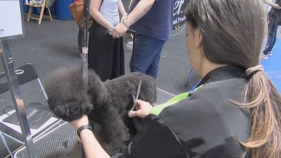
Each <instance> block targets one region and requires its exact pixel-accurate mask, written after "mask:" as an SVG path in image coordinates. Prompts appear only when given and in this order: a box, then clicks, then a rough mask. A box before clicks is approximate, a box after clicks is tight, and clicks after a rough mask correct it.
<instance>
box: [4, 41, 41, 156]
mask: <svg viewBox="0 0 281 158" xmlns="http://www.w3.org/2000/svg"><path fill="white" fill-rule="evenodd" d="M0 56H1V60H2V63H3V68H4V71H5V74H6V78H7V82H8V84H9V88H10V92H11V95H12V100H13V102H14V105H15V109H16V113H17V117H18V121H19V124H20V127H21V131H22V135H23V139H24V141H25V145H26V148H27V153H28V156H29V157H30V158H35V157H36V150H35V146H34V143H33V139H32V135H31V132H30V128H29V124H28V121H27V117H26V112H25V109H24V102H23V100H22V98H21V95H20V87H19V82H18V78H17V76H16V73H15V68H14V63H13V59H12V56H11V54H10V50H9V44H8V41H7V40H3V41H1V40H0Z"/></svg>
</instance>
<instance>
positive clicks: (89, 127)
mask: <svg viewBox="0 0 281 158" xmlns="http://www.w3.org/2000/svg"><path fill="white" fill-rule="evenodd" d="M84 129H89V130H92V129H93V128H92V126H91V125H83V126H81V127H79V128H78V130H77V136H78V137H79V138H80V133H81V132H82V131H83V130H84Z"/></svg>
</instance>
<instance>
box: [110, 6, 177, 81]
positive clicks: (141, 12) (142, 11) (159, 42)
mask: <svg viewBox="0 0 281 158" xmlns="http://www.w3.org/2000/svg"><path fill="white" fill-rule="evenodd" d="M174 4H175V2H174V0H134V1H133V2H132V4H131V7H130V9H131V11H130V14H129V15H128V16H127V17H126V18H124V19H123V20H122V21H121V22H120V23H119V24H118V25H117V26H116V27H115V28H114V29H113V31H112V35H113V37H115V38H118V37H120V36H122V35H124V34H125V33H126V31H127V30H129V29H130V30H133V31H135V32H136V37H135V38H136V43H134V45H135V51H134V52H133V54H132V56H131V60H130V70H131V72H141V73H143V74H147V75H150V76H152V77H154V78H157V74H158V65H159V62H160V54H161V51H162V48H163V46H164V44H165V42H166V41H167V40H169V39H170V38H171V34H172V29H173V28H172V27H173V9H174Z"/></svg>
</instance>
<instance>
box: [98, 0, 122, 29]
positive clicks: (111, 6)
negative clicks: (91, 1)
mask: <svg viewBox="0 0 281 158" xmlns="http://www.w3.org/2000/svg"><path fill="white" fill-rule="evenodd" d="M119 1H120V0H103V2H102V5H101V7H100V13H101V14H102V15H103V17H104V18H105V19H106V20H107V21H108V22H109V23H111V24H112V25H113V26H115V25H117V24H119V22H120V18H119V12H118V4H119Z"/></svg>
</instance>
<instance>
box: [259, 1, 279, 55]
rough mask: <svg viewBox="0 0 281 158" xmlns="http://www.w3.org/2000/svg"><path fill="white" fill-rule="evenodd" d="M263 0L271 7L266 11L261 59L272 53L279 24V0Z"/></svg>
mask: <svg viewBox="0 0 281 158" xmlns="http://www.w3.org/2000/svg"><path fill="white" fill-rule="evenodd" d="M263 1H264V2H265V3H266V4H268V5H270V6H271V7H272V8H271V9H270V11H269V13H268V38H267V44H266V47H265V49H264V51H263V54H262V58H263V59H268V56H269V55H272V53H271V50H272V48H273V46H274V44H275V42H276V36H277V29H278V26H280V25H281V0H276V2H275V3H273V2H271V1H270V0H263Z"/></svg>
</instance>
